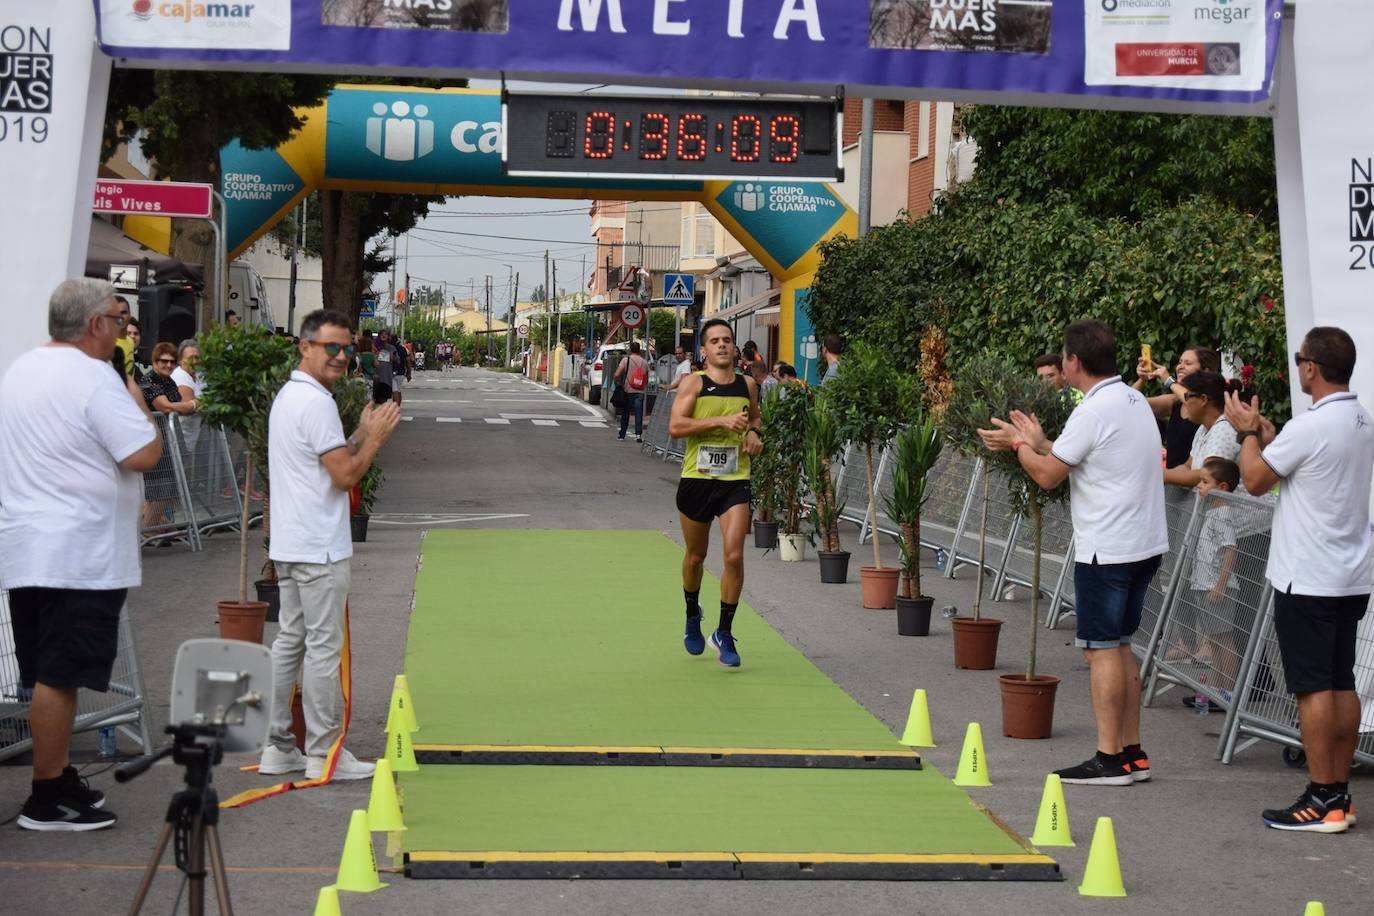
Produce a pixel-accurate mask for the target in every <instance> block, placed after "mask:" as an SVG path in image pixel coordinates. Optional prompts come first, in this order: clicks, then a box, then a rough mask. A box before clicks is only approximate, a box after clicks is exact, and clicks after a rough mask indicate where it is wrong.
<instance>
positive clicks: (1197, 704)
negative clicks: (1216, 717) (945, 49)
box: [1193, 674, 1211, 716]
mask: <svg viewBox="0 0 1374 916" xmlns="http://www.w3.org/2000/svg"><path fill="white" fill-rule="evenodd" d="M1200 683H1201V686H1200V687H1199V688H1198V692H1197V693H1196V694H1195V695H1194V696H1193V710H1194V711H1195V712H1196V713H1197V714H1198V715H1200V716H1205V715H1207V711H1208V707H1209V706H1210V705H1211V700H1209V699H1207V693H1206V688H1207V675H1205V674H1204V675H1203V676H1202V680H1201V682H1200Z"/></svg>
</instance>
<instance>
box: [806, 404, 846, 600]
mask: <svg viewBox="0 0 1374 916" xmlns="http://www.w3.org/2000/svg"><path fill="white" fill-rule="evenodd" d="M843 451H844V437H843V436H842V435H841V434H840V427H839V424H838V423H836V421H835V416H834V413H833V412H832V408H831V405H830V399H829V398H828V397H827V396H826V394H825V392H821V393H820V394H819V395H818V396H817V397H816V399H815V402H814V403H813V405H812V408H811V412H810V414H809V415H808V416H807V424H806V445H805V451H804V455H805V458H804V461H803V471H804V475H805V478H806V486H807V488H808V489H809V490H810V491H811V497H812V506H811V509H810V511H809V513H808V514H809V516H810V520H811V532H812V536H813V537H815V538H820V542H821V543H820V566H821V581H822V582H826V583H841V582H845V581H846V580H847V579H848V578H849V551H847V550H843V549H841V545H840V514H841V513H843V512H844V503H842V502H840V496H839V493H838V492H837V491H836V488H835V475H834V473H833V469H834V466H835V462H836V461H837V460H839V457H840V454H841V452H843Z"/></svg>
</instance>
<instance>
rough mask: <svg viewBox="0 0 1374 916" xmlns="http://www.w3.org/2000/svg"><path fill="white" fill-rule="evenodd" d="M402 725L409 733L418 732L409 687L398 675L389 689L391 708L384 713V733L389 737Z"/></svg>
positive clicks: (401, 676)
mask: <svg viewBox="0 0 1374 916" xmlns="http://www.w3.org/2000/svg"><path fill="white" fill-rule="evenodd" d="M403 725H404V727H405V730H406V731H409V732H417V731H419V730H420V726H419V724H418V723H417V722H416V721H415V704H414V703H412V702H411V699H410V687H409V686H408V685H407V684H406V676H405V675H404V674H398V675H396V684H395V686H393V687H392V688H391V707H390V708H389V709H388V710H387V713H386V732H387V734H388V735H389V734H391V733H392V732H394V731H396V730H398V729H400V728H401V727H402V726H403Z"/></svg>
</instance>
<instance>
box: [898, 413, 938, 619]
mask: <svg viewBox="0 0 1374 916" xmlns="http://www.w3.org/2000/svg"><path fill="white" fill-rule="evenodd" d="M943 446H944V439H943V436H942V434H941V432H940V429H939V428H938V427H937V426H936V424H935V418H934V417H933V416H932V415H931V414H930V413H928V412H927V411H925V410H922V411H920V412H919V413H918V414H917V415H916V417H915V419H914V420H913V422H912V423H911V425H910V426H907V427H906V428H905V429H903V430H902V431H901V432H899V433H897V435H896V437H895V438H894V439H893V440H892V446H891V448H892V452H891V454H890V456H889V460H890V461H891V462H892V492H891V493H890V494H888V495H887V497H886V504H887V515H888V518H890V519H892V521H893V522H895V523H896V524H897V525H898V526H899V527H900V528H901V532H902V539H901V553H902V580H901V594H899V595H898V596H897V632H898V633H899V634H901V635H902V636H926V635H928V634H929V633H930V609H931V605H932V604H933V603H934V600H935V599H933V598H931V597H929V596H927V595H926V594H925V593H924V592H922V591H921V507H922V506H923V505H924V504H925V501H926V482H927V480H928V479H929V476H930V471H931V468H933V467H935V462H936V461H938V460H939V459H940V452H941V450H942V449H943Z"/></svg>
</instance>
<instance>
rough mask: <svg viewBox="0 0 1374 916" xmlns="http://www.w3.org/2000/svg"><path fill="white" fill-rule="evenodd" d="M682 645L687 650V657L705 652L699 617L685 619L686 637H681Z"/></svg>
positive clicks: (704, 639) (704, 640)
mask: <svg viewBox="0 0 1374 916" xmlns="http://www.w3.org/2000/svg"><path fill="white" fill-rule="evenodd" d="M682 644H683V646H685V647H686V648H687V654H688V655H700V654H701V653H703V652H705V651H706V637H705V636H702V635H701V615H700V614H698V615H696V616H695V617H688V618H687V635H685V636H683V637H682Z"/></svg>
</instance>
